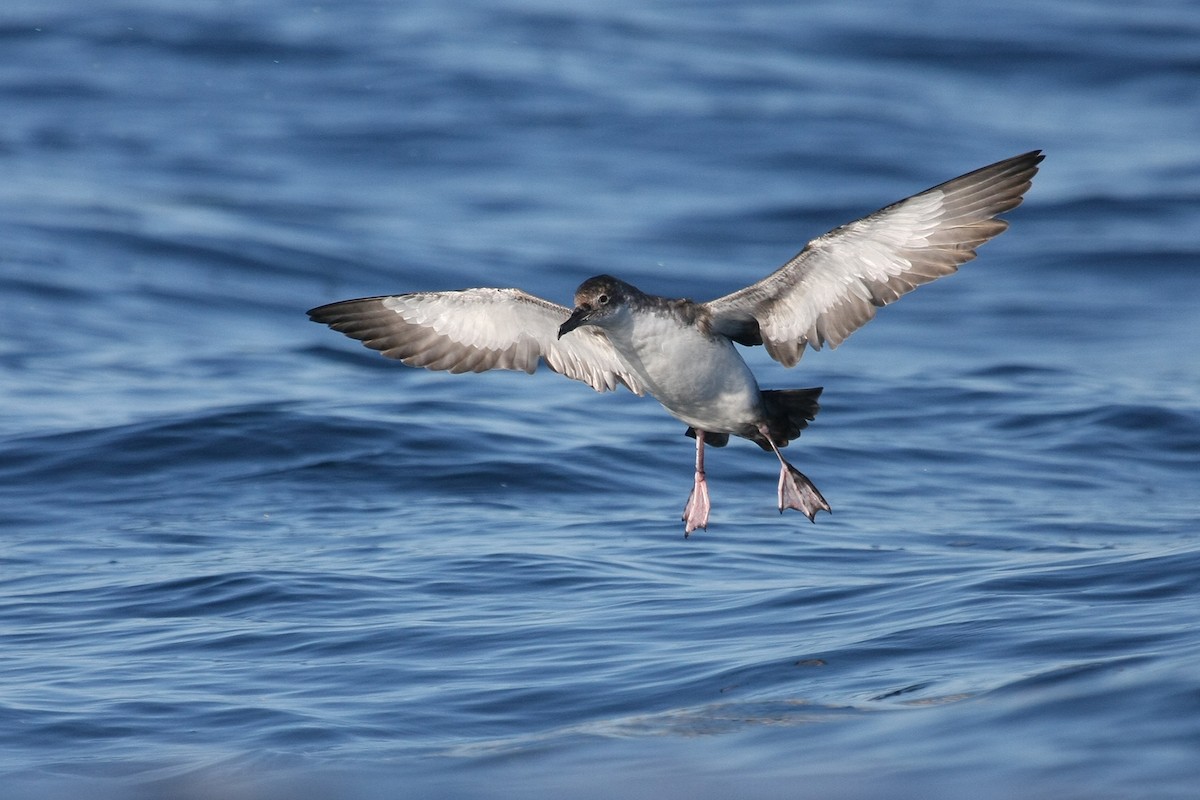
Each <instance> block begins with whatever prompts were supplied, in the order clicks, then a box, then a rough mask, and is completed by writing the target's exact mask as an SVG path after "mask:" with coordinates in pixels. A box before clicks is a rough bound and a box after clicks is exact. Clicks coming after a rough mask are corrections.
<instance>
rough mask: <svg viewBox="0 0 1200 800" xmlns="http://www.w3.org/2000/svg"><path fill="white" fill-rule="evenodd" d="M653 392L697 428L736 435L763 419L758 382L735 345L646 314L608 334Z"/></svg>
mask: <svg viewBox="0 0 1200 800" xmlns="http://www.w3.org/2000/svg"><path fill="white" fill-rule="evenodd" d="M607 332H608V335H609V339H610V340H611V341H612V343H613V345H614V347H615V348H616V350H617V352H618V353H620V355H621V357H622V358H623V359H624V360H625V361H626V362H627V363H628V365H629V368H630V369H631V370H632V371H633V372H634V373H636V374H637V376H638V377H639V378H640V379H641V380H642V382H643V383H644V384H645V385H646V387H647V389H648V390H649V393H650V394H651V395H653V396H654V398H655V399H656V400H658V401H659V402H660V403H662V404H663V406H664V407H665V408H666V409H667V411H669V412H671V414H672V415H674V416H675V417H676V418H678V419H680V420H682V421H684V422H686V423H687V424H689V425H692V426H694V427H697V428H701V429H703V430H707V431H714V432H728V433H738V432H739V431H742V430H744V429H745V427H746V425H747V423H750V422H752V421H754V419H755V418H756V417H758V416H759V412H760V408H761V403H762V400H761V396H760V393H759V389H758V382H757V381H756V380H755V379H754V374H753V373H752V372H750V368H749V367H748V366H747V365H746V362H745V361H744V360H742V357H741V355H740V354H739V353H738V351H737V349H736V347H735V346H734V344H733V342H731V341H730V340H729V339H727V338H725V337H723V336H711V335H709V334H706V333H704V332H703V331H701V330H700V329H699V328H697V327H696V326H694V325H681V324H680V322H679V321H678V320H677V319H675V318H674V317H672V316H669V315H661V314H642V315H637V318H635V319H633V320H630V321H629V322H628V324H625V325H622V326H619V327H618V328H616V329H610V330H608V331H607Z"/></svg>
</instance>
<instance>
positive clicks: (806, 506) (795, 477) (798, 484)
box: [759, 425, 833, 522]
mask: <svg viewBox="0 0 1200 800" xmlns="http://www.w3.org/2000/svg"><path fill="white" fill-rule="evenodd" d="M759 430H760V431H762V435H763V436H764V437H765V438H766V440H767V444H769V445H771V449H772V450H774V451H775V455H776V456H777V457H778V458H779V513H780V514H782V513H783V511H784V509H787V508H794V509H795V510H797V511H799V512H800V513H801V514H803V515H804V516H806V517H808V521H809V522H814V521H815V519H814V517H816V516H817V512H818V511H828V512H830V513H832V512H833V509H831V508H830V507H829V503H828V502H826V500H825V498H824V497H822V496H821V493H820V492H819V491H817V487H816V486H813V482H812V481H810V480H809V479H808V478H806V477H805V476H804V473H803V472H801V471H800V470H798V469H796V468H795V467H793V466H792V465H791V464H789V463H788V461H787V459H786V458H784V457H783V453H780V452H779V448H778V447H776V446H775V442H773V441H771V435H770V434H769V433H768V432H767V430H766V426H765V425H764V426H763V427H762V428H759Z"/></svg>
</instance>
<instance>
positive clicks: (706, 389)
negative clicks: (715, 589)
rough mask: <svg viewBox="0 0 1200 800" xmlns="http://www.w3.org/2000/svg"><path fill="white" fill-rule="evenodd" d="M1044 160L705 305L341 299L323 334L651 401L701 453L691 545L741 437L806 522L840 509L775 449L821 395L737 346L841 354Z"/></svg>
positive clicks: (440, 295)
mask: <svg viewBox="0 0 1200 800" xmlns="http://www.w3.org/2000/svg"><path fill="white" fill-rule="evenodd" d="M1043 158H1044V156H1043V155H1042V153H1041V151H1040V150H1034V151H1032V152H1029V153H1025V154H1023V155H1019V156H1015V157H1013V158H1010V159H1007V160H1004V161H999V162H997V163H995V164H992V165H991V166H987V167H983V168H981V169H978V170H975V171H974V172H970V173H968V174H966V175H962V176H960V177H958V178H955V179H953V180H951V181H947V182H946V183H943V184H940V185H938V186H935V187H933V188H932V189H928V190H926V191H924V192H921V193H920V194H915V195H913V196H912V197H909V198H907V199H905V200H901V201H900V202H898V203H893V204H892V205H889V206H887V207H885V208H882V209H880V210H879V211H876V212H875V213H873V214H869V215H867V216H865V217H863V218H862V219H859V220H857V221H855V222H851V223H849V224H847V225H843V226H841V227H839V228H835V229H833V230H832V231H830V232H828V233H826V234H825V235H823V236H820V237H818V238H816V239H813V240H812V241H811V242H809V243H808V245H806V246H805V248H804V249H803V250H801V251H800V253H799V254H797V255H796V256H795V257H794V258H792V259H791V260H790V261H788V262H787V263H786V264H784V265H783V266H782V267H780V268H779V269H777V270H776V271H775V272H773V273H771V274H770V275H768V276H767V277H765V278H763V279H762V280H760V281H758V282H757V283H753V284H751V285H750V286H747V287H745V288H744V289H739V290H737V291H736V292H733V293H732V294H728V295H725V296H724V297H718V298H717V299H715V300H710V301H708V302H706V303H696V302H693V301H691V300H686V299H668V298H665V297H657V296H655V295H650V294H646V293H645V292H642V291H640V290H638V289H637V288H636V287H634V286H632V285H631V284H629V283H626V282H625V281H622V280H620V279H618V278H614V277H611V276H609V275H598V276H596V277H593V278H589V279H588V280H586V281H584V282H583V284H581V285H580V287H579V289H578V290H577V291H576V292H575V302H574V308H573V309H568V308H566V307H564V306H560V305H558V304H557V303H552V302H550V301H548V300H543V299H542V298H540V297H535V296H534V295H531V294H528V293H526V292H523V291H521V290H520V289H490V288H476V289H461V290H456V291H439V292H413V293H409V294H399V295H389V296H385V297H367V298H362V299H358V300H344V301H342V302H338V303H331V304H329V305H324V306H320V307H319V308H314V309H312V310H311V311H309V312H308V315H309V317H310V318H311V319H312V320H313V321H315V322H320V323H324V324H326V325H328V326H329V327H331V328H333V329H334V330H336V331H341V332H342V333H344V334H346V335H347V336H350V337H352V338H355V339H358V340H360V341H361V342H362V343H363V344H365V345H366V346H367V347H370V348H372V349H374V350H378V351H380V352H381V353H383V354H384V355H385V356H388V357H389V358H396V359H399V360H400V361H402V362H403V363H405V364H408V365H409V366H413V367H425V368H427V369H436V370H446V371H449V372H483V371H484V370H489V369H511V370H524V371H525V372H529V373H532V372H533V371H534V370H535V369H536V368H537V365H538V363H539V362H541V361H544V362H545V363H546V364H547V366H549V367H550V369H552V370H554V371H555V372H559V373H561V374H563V375H565V376H567V377H568V378H573V379H574V380H578V381H583V382H584V383H586V384H588V385H589V386H591V387H592V388H593V389H595V390H596V391H600V392H603V391H609V390H614V389H616V388H617V387H618V386H625V387H627V388H628V389H630V390H631V391H633V392H634V393H635V394H638V395H646V394H649V395H650V396H652V397H653V398H655V399H656V400H658V401H659V402H660V403H661V404H662V405H663V407H664V408H665V409H666V410H667V411H668V412H669V413H670V414H671V415H672V416H674V417H675V418H676V419H679V420H681V421H682V422H684V423H686V424H687V425H688V429H687V431H686V433H687V435H688V436H692V437H694V438H695V440H696V471H695V483H694V485H693V487H692V492H691V495H690V496H689V497H688V501H687V505H686V506H685V507H684V511H683V517H682V519H683V522H684V536H687V535H688V534H690V533H691V532H692V531H694V530H696V529H697V528H707V527H708V517H709V510H710V502H709V495H708V483H707V481H706V480H705V474H704V445H705V444H710V445H712V446H713V447H723V446H724V445H725V444H727V443H728V441H729V437H730V436H731V435H732V436H740V437H742V438H745V439H749V440H750V441H752V442H754V443H755V444H757V445H758V446H759V447H761V448H762V449H763V450H767V451H770V452H773V453H774V454H775V456H776V457H777V458H778V459H779V464H780V471H779V488H778V499H779V511H780V513H782V512H783V511H784V509H788V508H792V509H796V510H797V511H800V512H801V513H802V514H804V515H805V516H806V517H808V518H809V520H810V521H812V520H814V519H815V517H816V514H817V512H818V511H830V510H831V509H830V506H829V503H828V502H826V500H825V498H824V497H822V496H821V493H820V492H819V491H817V488H816V487H815V486H814V485H813V484H812V481H810V480H809V479H808V478H807V477H805V476H804V474H803V473H801V472H800V471H799V470H797V469H796V468H795V467H793V466H792V465H791V464H790V463H788V461H787V459H785V458H784V457H783V454H782V453H781V452H780V449H781V448H783V447H786V446H787V444H788V442H790V441H791V440H792V439H795V438H796V437H797V436H799V435H800V431H802V430H803V429H804V428H805V427H807V426H808V423H809V422H810V421H811V420H812V419H813V418H814V417H815V416H816V414H817V411H818V410H819V408H820V406H819V405H818V404H817V398H818V397H819V396H820V394H821V389H820V388H813V389H780V390H761V389H759V386H758V382H757V381H756V380H755V379H754V375H753V373H752V372H751V371H750V368H749V367H748V366H747V365H746V362H745V361H743V360H742V356H741V354H740V353H739V352H738V349H737V348H736V347H735V346H734V345H735V344H739V345H745V346H753V345H762V346H763V347H765V348H766V351H767V353H768V354H770V356H771V357H772V358H774V359H775V360H776V361H778V362H780V363H781V364H783V365H784V366H787V367H792V366H795V365H796V363H797V362H799V360H800V356H801V355H803V353H804V349H805V347H810V348H812V349H813V350H820V349H821V347H822V346H823V345H826V344H827V345H829V346H830V347H837V346H838V345H839V344H841V342H842V341H843V340H845V339H846V337H847V336H849V335H850V334H851V333H853V332H854V331H855V330H857V329H858V328H860V327H861V326H863V325H864V324H866V323H867V322H868V321H869V320H870V319H871V318H872V317H874V316H875V310H876V309H877V308H880V307H882V306H885V305H887V304H888V303H890V302H892V301H893V300H896V299H897V298H899V297H900V296H901V295H903V294H906V293H908V292H909V291H911V290H913V289H915V288H916V287H917V286H919V285H921V284H923V283H928V282H930V281H932V280H934V279H936V278H940V277H942V276H944V275H949V274H950V273H952V272H954V271H955V270H957V268H958V265H959V264H963V263H965V262H967V261H970V260H971V259H972V258H974V257H975V248H977V247H979V246H980V245H981V244H983V243H984V242H987V241H988V240H989V239H991V238H992V237H994V236H997V235H999V234H1000V233H1002V232H1003V231H1004V230H1005V229H1006V228H1007V227H1008V223H1007V222H1005V221H1004V220H1000V219H997V218H996V217H997V215H999V214H1002V213H1004V212H1005V211H1009V210H1010V209H1012V208H1015V207H1016V206H1017V205H1019V204H1020V203H1021V199H1022V196H1023V195H1024V194H1025V192H1026V191H1027V190H1028V189H1029V186H1030V182H1031V180H1032V179H1033V176H1034V175H1035V174H1036V173H1037V171H1038V164H1039V163H1040V162H1041V161H1042V159H1043Z"/></svg>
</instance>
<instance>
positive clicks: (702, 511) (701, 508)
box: [683, 430, 710, 538]
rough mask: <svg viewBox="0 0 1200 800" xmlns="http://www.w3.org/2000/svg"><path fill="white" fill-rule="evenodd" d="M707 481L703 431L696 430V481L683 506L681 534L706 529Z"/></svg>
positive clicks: (685, 534)
mask: <svg viewBox="0 0 1200 800" xmlns="http://www.w3.org/2000/svg"><path fill="white" fill-rule="evenodd" d="M709 508H710V504H709V502H708V481H707V480H706V479H705V477H704V431H700V430H698V431H696V483H695V485H694V486H692V493H691V494H690V495H688V501H687V505H686V506H684V507H683V523H684V525H683V535H684V538H687V536H688V534H690V533H691V532H692V531H694V530H696V529H697V528H704V529H706V530H707V529H708V511H709Z"/></svg>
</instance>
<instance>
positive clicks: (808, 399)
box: [758, 386, 821, 450]
mask: <svg viewBox="0 0 1200 800" xmlns="http://www.w3.org/2000/svg"><path fill="white" fill-rule="evenodd" d="M820 396H821V387H819V386H818V387H816V388H815V389H768V390H765V391H764V392H763V393H762V399H763V405H764V406H766V407H767V430H768V431H769V432H770V434H771V438H772V439H774V440H775V444H776V446H778V447H785V446H786V445H787V443H788V442H790V441H791V440H792V439H795V438H796V437H797V436H799V435H800V431H802V430H804V429H805V428H807V427H808V423H810V422H812V420H813V418H814V417H816V416H817V412H818V411H820V410H821V404H820V403H818V402H817V398H818V397H820ZM758 444H759V446H760V447H761V448H762V449H764V450H770V449H771V446H770V445H769V444H767V443H766V442H765V441H763V442H759V443H758Z"/></svg>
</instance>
